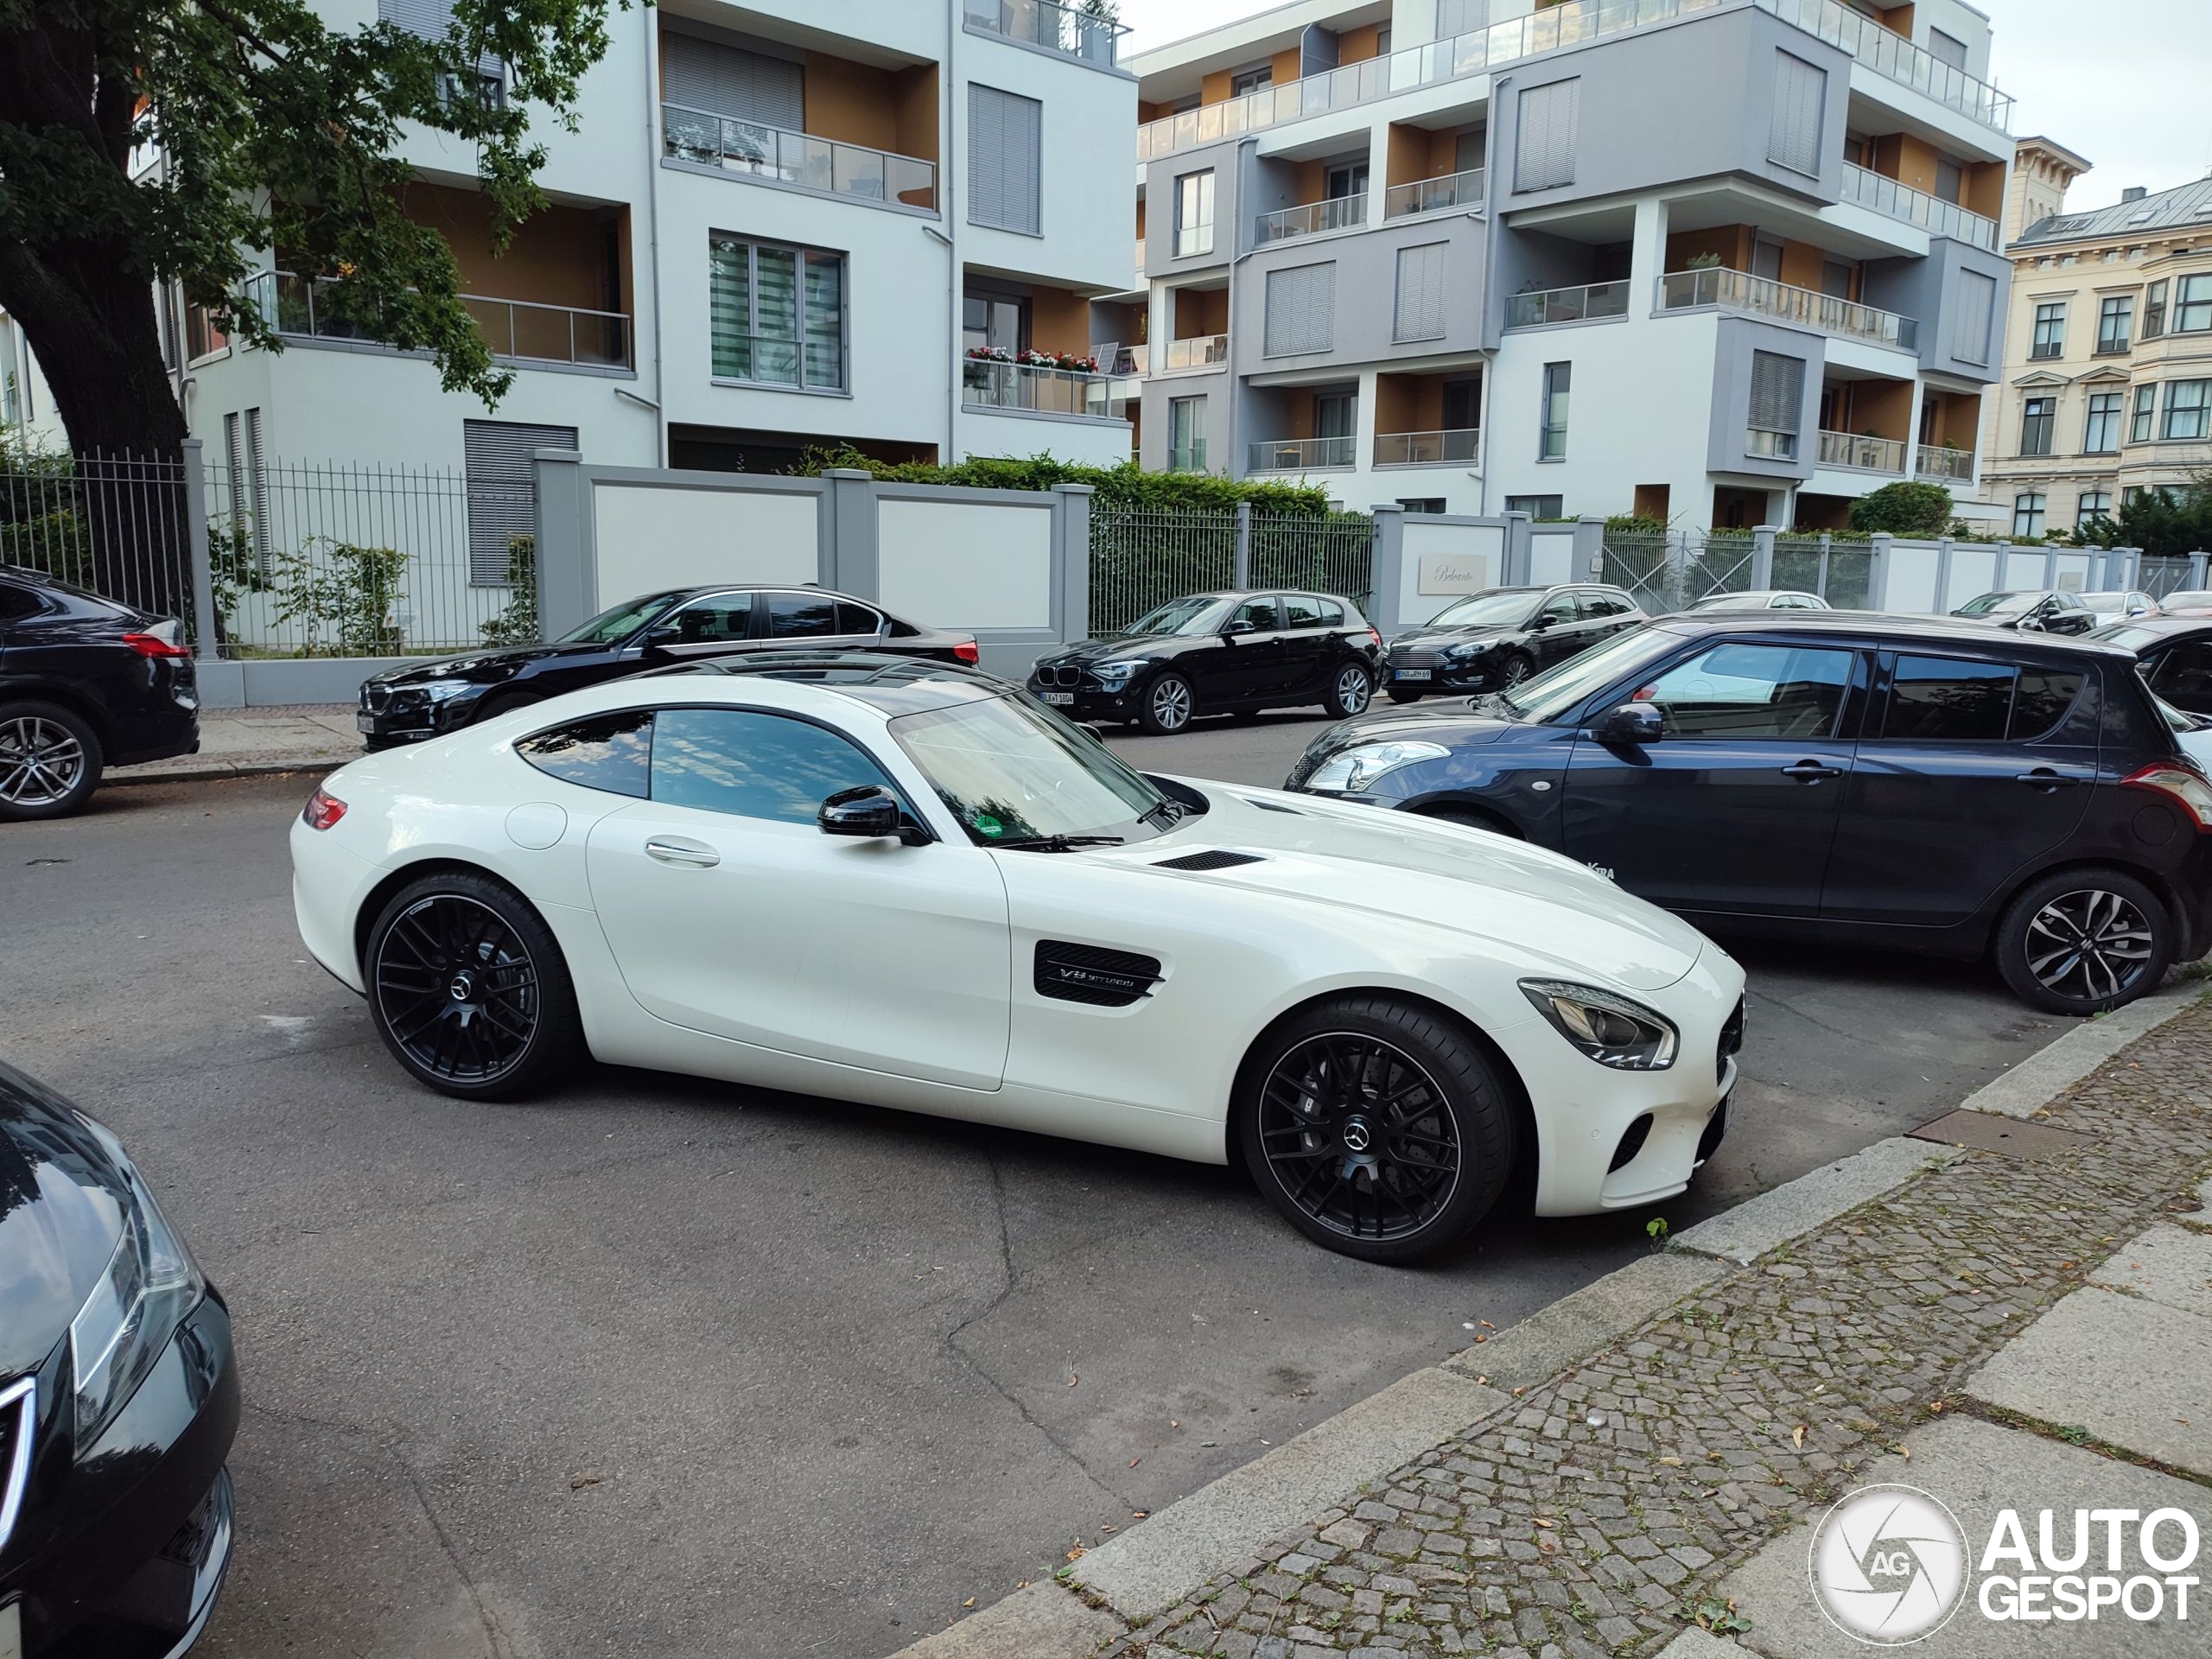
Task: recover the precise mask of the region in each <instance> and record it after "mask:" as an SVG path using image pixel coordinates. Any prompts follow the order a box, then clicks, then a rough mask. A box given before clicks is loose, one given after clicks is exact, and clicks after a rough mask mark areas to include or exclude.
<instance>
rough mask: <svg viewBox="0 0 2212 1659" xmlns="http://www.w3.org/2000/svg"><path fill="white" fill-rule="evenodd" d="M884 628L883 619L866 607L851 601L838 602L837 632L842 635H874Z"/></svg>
mask: <svg viewBox="0 0 2212 1659" xmlns="http://www.w3.org/2000/svg"><path fill="white" fill-rule="evenodd" d="M881 626H883V619H882V618H881V617H880V616H878V615H877V614H876V613H874V611H871V610H870V609H868V607H867V606H865V605H855V604H853V603H851V602H849V601H845V600H840V601H838V602H837V632H840V633H874V632H876V630H877V629H879V628H880V627H881Z"/></svg>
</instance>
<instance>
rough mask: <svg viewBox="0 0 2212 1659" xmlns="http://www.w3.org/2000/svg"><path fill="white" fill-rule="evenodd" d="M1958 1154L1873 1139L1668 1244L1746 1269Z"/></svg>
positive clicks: (1924, 1144) (1918, 1144)
mask: <svg viewBox="0 0 2212 1659" xmlns="http://www.w3.org/2000/svg"><path fill="white" fill-rule="evenodd" d="M2177 1012H2178V1010H2177ZM2060 1040H2062V1041H2063V1040H2064V1039H2060ZM1962 1155H1963V1154H1961V1153H1960V1151H1959V1149H1958V1148H1957V1147H1944V1146H1938V1145H1936V1143H1935V1142H1934V1141H1910V1140H1907V1139H1905V1138H1904V1136H1902V1135H1899V1136H1894V1137H1892V1138H1891V1139H1890V1140H1887V1141H1876V1142H1875V1143H1874V1144H1873V1145H1872V1146H1871V1147H1865V1148H1864V1149H1862V1150H1860V1151H1859V1152H1854V1153H1853V1154H1851V1156H1850V1157H1848V1158H1846V1159H1844V1160H1841V1161H1840V1162H1838V1163H1833V1164H1824V1165H1822V1166H1821V1167H1820V1168H1818V1169H1815V1170H1813V1171H1811V1172H1810V1173H1807V1174H1803V1175H1800V1176H1799V1177H1798V1178H1797V1179H1796V1180H1794V1181H1788V1182H1784V1183H1783V1185H1780V1186H1777V1187H1775V1188H1773V1189H1772V1190H1770V1191H1769V1192H1762V1193H1760V1194H1759V1195H1758V1197H1757V1198H1749V1199H1746V1200H1745V1202H1744V1203H1742V1204H1739V1205H1737V1206H1736V1207H1735V1208H1734V1209H1733V1210H1724V1211H1721V1212H1720V1213H1719V1215H1717V1216H1715V1217H1713V1218H1712V1219H1711V1220H1710V1221H1701V1222H1700V1223H1698V1224H1697V1225H1696V1226H1694V1227H1686V1228H1684V1229H1683V1230H1681V1232H1679V1233H1677V1234H1675V1236H1674V1237H1673V1238H1671V1239H1669V1241H1668V1243H1667V1248H1668V1249H1669V1250H1679V1251H1681V1252H1683V1253H1685V1254H1687V1255H1709V1256H1715V1257H1718V1258H1719V1260H1720V1261H1723V1262H1731V1263H1732V1264H1733V1265H1735V1266H1737V1267H1739V1268H1747V1267H1749V1266H1751V1263H1752V1262H1756V1261H1758V1259H1759V1257H1761V1256H1763V1255H1765V1254H1766V1253H1767V1252H1768V1251H1769V1250H1771V1249H1775V1248H1776V1247H1777V1246H1778V1245H1782V1244H1786V1243H1789V1241H1790V1240H1791V1239H1793V1238H1802V1236H1804V1235H1806V1234H1807V1233H1809V1232H1811V1231H1812V1230H1814V1229H1815V1227H1823V1226H1826V1225H1827V1224H1828V1223H1829V1222H1831V1221H1834V1219H1835V1218H1836V1217H1838V1216H1840V1215H1841V1214H1843V1213H1844V1212H1845V1211H1847V1210H1856V1209H1857V1208H1858V1207H1859V1205H1862V1204H1866V1203H1868V1202H1869V1201H1871V1200H1872V1199H1875V1198H1880V1197H1881V1196H1882V1194H1883V1193H1885V1192H1889V1191H1891V1189H1892V1188H1894V1187H1898V1186H1902V1185H1904V1184H1905V1182H1907V1181H1909V1180H1910V1179H1912V1178H1913V1177H1914V1176H1916V1175H1917V1174H1918V1173H1920V1172H1921V1171H1922V1170H1923V1169H1932V1168H1934V1167H1935V1166H1937V1165H1939V1164H1948V1163H1949V1162H1951V1161H1952V1160H1955V1159H1956V1158H1959V1157H1961V1156H1962ZM1599 1282H1600V1283H1603V1282H1604V1281H1602V1280H1601V1281H1599ZM1626 1328H1627V1327H1625V1326H1624V1327H1622V1329H1626ZM1619 1334H1620V1332H1619V1331H1615V1332H1611V1333H1610V1334H1609V1335H1608V1337H1607V1338H1606V1340H1608V1341H1610V1340H1611V1338H1612V1337H1614V1336H1618V1335H1619ZM1576 1357H1577V1358H1580V1355H1577V1356H1576Z"/></svg>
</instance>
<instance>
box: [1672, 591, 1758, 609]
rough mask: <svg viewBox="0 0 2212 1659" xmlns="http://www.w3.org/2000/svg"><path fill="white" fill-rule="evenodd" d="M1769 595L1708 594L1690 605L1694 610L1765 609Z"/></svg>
mask: <svg viewBox="0 0 2212 1659" xmlns="http://www.w3.org/2000/svg"><path fill="white" fill-rule="evenodd" d="M1767 602H1768V596H1767V595H1766V594H1707V595H1706V596H1705V597H1704V598H1703V599H1700V601H1698V602H1697V603H1696V604H1694V605H1693V606H1691V607H1690V609H1692V610H1694V611H1763V610H1764V609H1766V607H1767Z"/></svg>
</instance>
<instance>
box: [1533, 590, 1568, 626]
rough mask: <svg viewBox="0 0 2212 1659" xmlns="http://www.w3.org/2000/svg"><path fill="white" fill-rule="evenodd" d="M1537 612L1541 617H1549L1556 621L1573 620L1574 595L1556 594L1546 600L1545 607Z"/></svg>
mask: <svg viewBox="0 0 2212 1659" xmlns="http://www.w3.org/2000/svg"><path fill="white" fill-rule="evenodd" d="M1536 614H1537V615H1538V616H1540V617H1548V618H1550V619H1551V620H1553V621H1554V622H1572V621H1573V620H1574V595H1573V594H1553V595H1552V596H1551V597H1550V598H1549V599H1548V600H1546V601H1544V608H1543V609H1542V610H1541V611H1538V612H1537V613H1536Z"/></svg>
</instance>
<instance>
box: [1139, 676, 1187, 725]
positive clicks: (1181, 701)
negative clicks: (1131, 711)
mask: <svg viewBox="0 0 2212 1659" xmlns="http://www.w3.org/2000/svg"><path fill="white" fill-rule="evenodd" d="M1196 712H1197V699H1196V698H1195V697H1193V696H1192V692H1191V683H1190V682H1189V681H1188V680H1186V679H1185V678H1184V677H1182V676H1181V675H1180V674H1163V675H1161V676H1160V677H1159V678H1158V679H1156V680H1154V682H1153V683H1152V685H1151V687H1150V688H1149V689H1148V690H1147V691H1146V692H1145V694H1144V702H1143V703H1142V704H1141V713H1140V714H1139V715H1138V716H1137V724H1139V725H1140V726H1141V727H1143V728H1145V730H1147V732H1150V733H1151V734H1153V735H1154V737H1173V735H1174V734H1176V733H1178V732H1179V731H1181V730H1182V729H1183V728H1185V726H1188V725H1189V724H1190V723H1191V716H1192V714H1194V713H1196Z"/></svg>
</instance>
